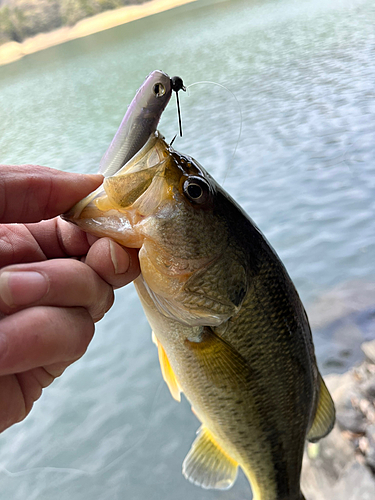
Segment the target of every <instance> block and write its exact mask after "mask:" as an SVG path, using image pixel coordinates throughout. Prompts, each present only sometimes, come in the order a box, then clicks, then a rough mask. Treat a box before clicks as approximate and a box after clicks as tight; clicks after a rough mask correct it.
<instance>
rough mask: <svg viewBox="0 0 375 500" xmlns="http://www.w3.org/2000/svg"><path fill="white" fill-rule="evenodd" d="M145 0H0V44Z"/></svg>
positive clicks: (19, 39)
mask: <svg viewBox="0 0 375 500" xmlns="http://www.w3.org/2000/svg"><path fill="white" fill-rule="evenodd" d="M144 1H146V0H0V44H2V43H5V42H9V41H12V40H13V41H16V42H22V41H23V40H24V39H25V38H28V37H31V36H34V35H36V34H38V33H43V32H47V31H52V30H54V29H57V28H61V27H62V26H73V25H74V24H75V23H77V22H78V21H79V20H81V19H83V18H85V17H90V16H94V15H95V14H99V13H100V12H103V11H105V10H110V9H117V8H118V7H123V6H124V5H130V4H139V3H143V2H144Z"/></svg>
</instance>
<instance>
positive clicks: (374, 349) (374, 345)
mask: <svg viewBox="0 0 375 500" xmlns="http://www.w3.org/2000/svg"><path fill="white" fill-rule="evenodd" d="M361 349H362V351H363V352H364V353H365V355H366V356H367V358H368V359H369V360H370V361H371V363H375V340H372V341H371V342H364V343H363V344H362V345H361Z"/></svg>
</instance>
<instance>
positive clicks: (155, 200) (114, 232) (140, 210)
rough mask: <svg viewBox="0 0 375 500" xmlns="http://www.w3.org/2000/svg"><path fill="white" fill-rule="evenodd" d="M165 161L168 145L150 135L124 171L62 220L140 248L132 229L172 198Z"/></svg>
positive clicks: (138, 238)
mask: <svg viewBox="0 0 375 500" xmlns="http://www.w3.org/2000/svg"><path fill="white" fill-rule="evenodd" d="M168 160H170V147H169V145H168V144H167V143H166V142H165V141H164V140H163V137H162V136H161V134H160V133H159V132H155V133H153V134H152V135H151V136H150V138H149V139H148V141H147V142H146V144H145V145H144V146H143V148H142V149H141V150H140V151H139V152H138V153H137V154H136V155H135V156H133V158H132V159H131V160H130V161H128V162H127V164H126V165H124V167H122V168H121V169H120V170H119V171H118V172H116V173H115V174H114V175H113V176H110V177H107V178H105V179H104V181H103V184H102V185H101V186H99V188H98V189H96V191H94V192H92V193H91V194H89V195H88V196H87V197H86V198H84V199H83V200H81V201H80V202H79V203H77V204H76V205H74V206H73V207H72V208H71V209H70V210H69V212H66V213H65V214H63V216H62V218H63V219H65V220H67V221H69V222H72V223H74V224H76V225H77V226H79V227H80V228H81V229H83V230H84V231H87V232H89V233H91V234H93V235H95V236H99V237H103V236H108V237H110V238H113V239H114V240H115V241H117V242H118V243H120V244H123V245H126V246H128V247H131V248H132V247H133V248H140V247H141V245H142V238H140V237H139V235H137V234H136V233H135V231H134V226H136V225H137V224H138V223H139V222H141V220H142V219H143V218H145V217H147V216H149V215H150V214H152V213H154V212H155V210H156V209H157V207H158V206H159V205H160V204H161V203H162V202H163V201H164V203H165V201H166V200H167V199H168V198H171V196H170V195H168V192H167V191H168V187H167V183H166V181H165V170H166V167H167V163H168ZM146 192H147V195H146ZM145 195H146V196H145Z"/></svg>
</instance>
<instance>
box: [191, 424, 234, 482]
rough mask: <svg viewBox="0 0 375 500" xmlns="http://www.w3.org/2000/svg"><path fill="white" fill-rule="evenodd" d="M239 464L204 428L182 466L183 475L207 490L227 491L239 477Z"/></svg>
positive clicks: (200, 430)
mask: <svg viewBox="0 0 375 500" xmlns="http://www.w3.org/2000/svg"><path fill="white" fill-rule="evenodd" d="M237 468H238V464H237V462H235V461H234V460H233V459H232V458H230V457H229V456H228V455H227V454H226V453H225V451H224V450H223V449H222V448H220V446H219V445H218V444H217V443H216V442H215V440H214V438H213V436H212V435H211V433H210V432H209V430H208V429H207V428H206V427H204V426H202V427H201V428H200V429H199V431H198V436H197V438H196V439H195V441H194V443H193V444H192V447H191V449H190V451H189V453H188V454H187V456H186V458H185V460H184V463H183V464H182V473H183V475H184V476H185V477H186V479H188V480H189V481H191V482H192V483H194V484H196V485H198V486H201V487H202V488H206V489H219V490H227V489H228V488H230V487H231V486H232V485H233V483H234V481H235V480H236V477H237Z"/></svg>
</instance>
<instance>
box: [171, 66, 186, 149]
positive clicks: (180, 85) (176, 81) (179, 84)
mask: <svg viewBox="0 0 375 500" xmlns="http://www.w3.org/2000/svg"><path fill="white" fill-rule="evenodd" d="M171 84H172V90H174V91H175V92H176V99H177V113H178V125H179V127H180V137H182V125H181V110H180V100H179V98H178V92H179V91H180V90H183V91H184V92H186V87H185V85H184V82H183V81H182V78H180V77H179V76H172V78H171ZM174 139H175V137H174ZM174 139H173V140H174Z"/></svg>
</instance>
